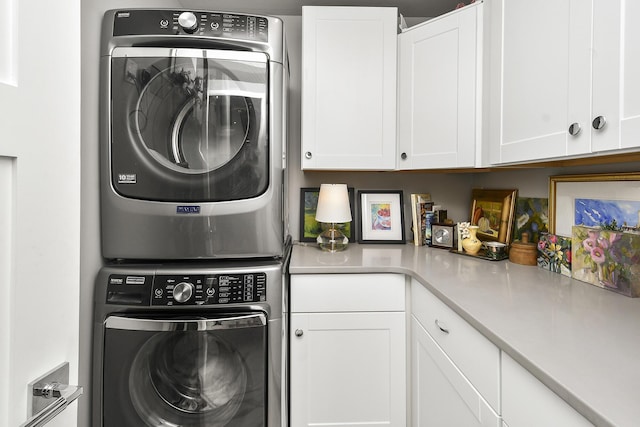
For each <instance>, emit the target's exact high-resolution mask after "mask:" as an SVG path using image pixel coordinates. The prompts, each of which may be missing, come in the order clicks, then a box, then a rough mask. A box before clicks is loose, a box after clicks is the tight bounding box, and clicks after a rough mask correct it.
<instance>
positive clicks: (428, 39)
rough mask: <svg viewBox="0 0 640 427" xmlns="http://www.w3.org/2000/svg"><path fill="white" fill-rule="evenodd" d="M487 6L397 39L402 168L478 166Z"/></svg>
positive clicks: (414, 29) (474, 7)
mask: <svg viewBox="0 0 640 427" xmlns="http://www.w3.org/2000/svg"><path fill="white" fill-rule="evenodd" d="M481 23H482V3H478V4H475V5H472V6H468V7H465V8H462V9H459V10H456V11H453V12H451V13H448V14H446V15H444V16H442V17H440V18H436V19H434V20H431V21H427V22H425V23H423V24H421V25H418V26H416V27H412V28H410V29H409V30H407V31H405V32H403V33H402V34H400V35H399V36H398V49H399V67H398V70H399V71H398V72H399V75H398V152H399V153H400V158H399V159H398V167H399V169H425V168H429V169H437V168H456V167H473V166H474V165H475V155H476V142H479V140H480V136H479V135H478V130H479V126H478V123H479V120H480V117H479V115H480V114H479V111H480V109H479V108H480V97H479V92H478V90H477V88H478V87H479V78H480V73H479V65H480V64H481V57H480V56H479V55H478V52H479V51H480V49H479V46H480V44H481V43H482V33H481V31H479V30H480V29H481V28H482V25H481Z"/></svg>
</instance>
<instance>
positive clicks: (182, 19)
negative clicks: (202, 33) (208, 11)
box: [178, 12, 198, 32]
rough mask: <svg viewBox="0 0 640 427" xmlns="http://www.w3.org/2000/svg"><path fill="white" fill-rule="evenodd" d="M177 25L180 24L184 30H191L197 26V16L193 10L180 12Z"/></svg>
mask: <svg viewBox="0 0 640 427" xmlns="http://www.w3.org/2000/svg"><path fill="white" fill-rule="evenodd" d="M178 25H180V26H181V27H182V28H183V29H184V30H185V31H188V32H193V31H194V30H195V29H196V28H198V18H196V15H195V14H194V13H193V12H182V13H181V14H180V16H178Z"/></svg>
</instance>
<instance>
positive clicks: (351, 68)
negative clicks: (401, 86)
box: [301, 6, 397, 170]
mask: <svg viewBox="0 0 640 427" xmlns="http://www.w3.org/2000/svg"><path fill="white" fill-rule="evenodd" d="M396 28H397V9H396V8H382V7H314V6H304V7H303V8H302V150H301V154H302V162H301V164H302V169H324V170H328V169H336V170H339V169H343V170H392V169H395V168H396V56H397V30H396Z"/></svg>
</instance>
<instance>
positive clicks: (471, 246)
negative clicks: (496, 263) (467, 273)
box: [462, 225, 482, 255]
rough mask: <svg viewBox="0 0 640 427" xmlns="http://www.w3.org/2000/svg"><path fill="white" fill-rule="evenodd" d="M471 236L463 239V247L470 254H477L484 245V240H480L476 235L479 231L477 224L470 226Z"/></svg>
mask: <svg viewBox="0 0 640 427" xmlns="http://www.w3.org/2000/svg"><path fill="white" fill-rule="evenodd" d="M468 230H469V237H467V238H466V239H463V240H462V248H463V249H464V251H465V252H466V253H468V254H470V255H475V254H477V253H478V251H480V248H481V247H482V242H481V241H480V240H478V238H477V237H476V233H477V232H478V226H477V225H470V226H469V228H468Z"/></svg>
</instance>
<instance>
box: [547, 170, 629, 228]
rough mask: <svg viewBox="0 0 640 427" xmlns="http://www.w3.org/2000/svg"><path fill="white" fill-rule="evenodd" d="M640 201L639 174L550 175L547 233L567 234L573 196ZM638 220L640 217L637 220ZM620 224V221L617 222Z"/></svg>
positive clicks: (573, 215)
mask: <svg viewBox="0 0 640 427" xmlns="http://www.w3.org/2000/svg"><path fill="white" fill-rule="evenodd" d="M581 198H582V199H599V200H608V201H617V202H624V201H628V202H638V201H640V173H638V172H623V173H609V174H585V175H558V176H551V177H549V232H550V233H551V234H556V235H560V236H565V237H570V236H571V227H572V226H574V225H580V224H576V223H575V222H576V221H575V218H576V206H575V201H576V199H581ZM638 221H639V222H640V219H638ZM618 225H620V226H622V224H618Z"/></svg>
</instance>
